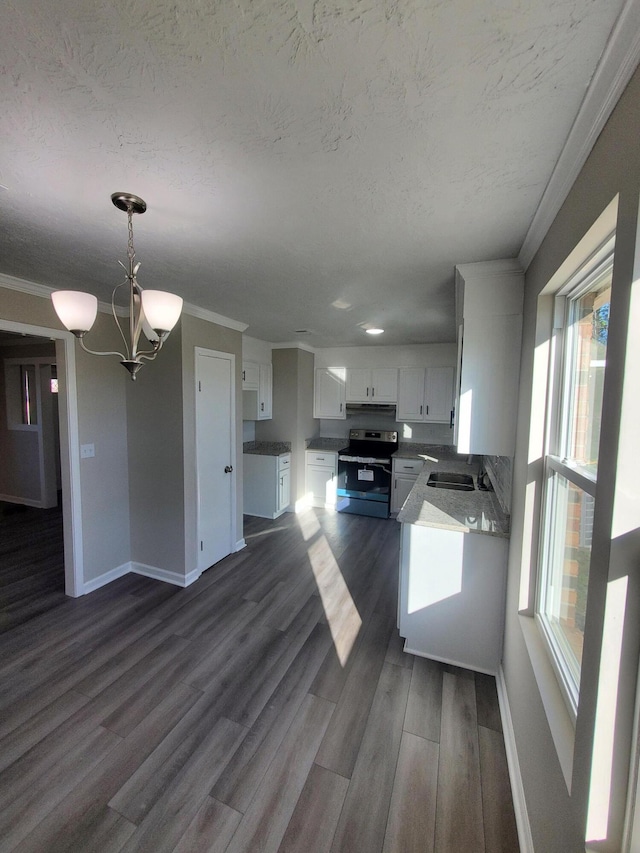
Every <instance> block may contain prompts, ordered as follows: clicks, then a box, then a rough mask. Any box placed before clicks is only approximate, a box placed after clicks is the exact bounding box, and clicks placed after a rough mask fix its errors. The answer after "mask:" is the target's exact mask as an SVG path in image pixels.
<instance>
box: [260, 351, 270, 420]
mask: <svg viewBox="0 0 640 853" xmlns="http://www.w3.org/2000/svg"><path fill="white" fill-rule="evenodd" d="M272 370H273V368H272V367H271V365H270V364H261V365H260V371H259V375H260V389H259V391H258V397H259V407H258V420H259V421H265V420H269V419H270V418H271V417H272V416H273V411H272V396H273V373H272Z"/></svg>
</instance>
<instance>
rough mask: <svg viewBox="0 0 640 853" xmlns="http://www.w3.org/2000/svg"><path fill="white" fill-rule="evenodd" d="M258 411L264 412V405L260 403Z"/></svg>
mask: <svg viewBox="0 0 640 853" xmlns="http://www.w3.org/2000/svg"><path fill="white" fill-rule="evenodd" d="M260 411H261V412H264V403H260Z"/></svg>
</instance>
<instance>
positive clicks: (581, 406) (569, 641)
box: [536, 240, 613, 716]
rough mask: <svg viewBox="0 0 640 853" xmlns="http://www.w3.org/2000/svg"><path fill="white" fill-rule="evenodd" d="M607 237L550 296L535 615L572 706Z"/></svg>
mask: <svg viewBox="0 0 640 853" xmlns="http://www.w3.org/2000/svg"><path fill="white" fill-rule="evenodd" d="M612 270H613V240H611V241H609V243H608V244H607V246H606V247H605V249H604V250H602V251H601V252H599V253H598V257H597V259H596V260H594V261H592V262H591V263H590V264H588V265H587V266H586V267H585V268H583V269H582V270H581V271H580V272H579V273H578V274H577V275H576V276H574V277H573V279H572V280H571V281H570V282H568V283H567V285H566V287H565V288H563V290H562V291H561V294H560V296H559V297H558V299H557V308H558V314H559V315H560V317H559V319H558V322H557V325H558V326H559V328H558V329H556V332H555V339H554V359H553V362H554V364H553V367H552V380H551V382H550V399H549V412H550V418H549V428H548V436H547V448H548V450H547V455H546V458H545V464H546V477H545V494H544V498H543V508H544V509H543V526H542V543H541V544H542V547H541V549H540V558H541V566H540V572H539V585H538V596H537V607H536V617H537V620H538V624H539V625H540V627H541V629H542V632H543V635H544V637H545V639H546V641H547V644H548V647H549V650H550V652H551V657H552V661H553V663H554V667H555V670H556V672H557V674H558V677H559V680H560V684H561V686H562V688H563V693H564V695H565V699H566V700H567V703H568V705H569V708H570V709H571V710H572V711H573V714H574V716H575V713H576V711H577V707H578V698H579V688H580V668H581V663H582V646H583V641H584V624H585V614H586V608H587V588H588V582H589V564H590V560H591V536H592V530H593V517H594V508H595V501H596V484H597V475H598V447H599V443H600V423H601V417H602V392H603V385H604V371H605V364H606V354H607V342H608V333H609V303H610V296H611V276H612Z"/></svg>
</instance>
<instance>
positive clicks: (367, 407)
mask: <svg viewBox="0 0 640 853" xmlns="http://www.w3.org/2000/svg"><path fill="white" fill-rule="evenodd" d="M346 412H347V416H349V415H385V416H386V417H388V418H393V419H394V420H395V417H396V407H395V405H394V404H393V403H347V405H346Z"/></svg>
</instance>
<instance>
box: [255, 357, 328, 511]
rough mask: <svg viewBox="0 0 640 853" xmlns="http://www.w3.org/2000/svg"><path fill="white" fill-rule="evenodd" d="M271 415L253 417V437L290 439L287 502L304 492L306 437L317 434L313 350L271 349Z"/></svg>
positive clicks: (296, 498) (299, 496)
mask: <svg viewBox="0 0 640 853" xmlns="http://www.w3.org/2000/svg"><path fill="white" fill-rule="evenodd" d="M271 357H272V364H273V418H272V419H271V420H268V421H256V440H257V441H290V442H291V506H292V508H293V507H295V503H296V501H297V500H299V499H300V498H302V496H303V495H304V492H305V484H304V480H305V469H304V465H305V457H304V451H305V449H306V440H307V439H309V438H313V437H314V436H315V435H317V434H318V431H319V421H318V420H316V419H315V418H314V417H313V377H314V373H313V369H314V357H313V354H312V353H310V352H307V351H306V350H301V349H298V348H297V347H296V348H287V349H274V350H273V352H272V354H271Z"/></svg>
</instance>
